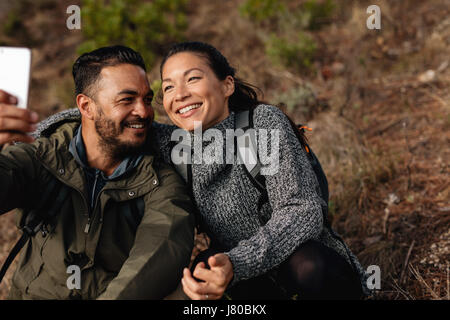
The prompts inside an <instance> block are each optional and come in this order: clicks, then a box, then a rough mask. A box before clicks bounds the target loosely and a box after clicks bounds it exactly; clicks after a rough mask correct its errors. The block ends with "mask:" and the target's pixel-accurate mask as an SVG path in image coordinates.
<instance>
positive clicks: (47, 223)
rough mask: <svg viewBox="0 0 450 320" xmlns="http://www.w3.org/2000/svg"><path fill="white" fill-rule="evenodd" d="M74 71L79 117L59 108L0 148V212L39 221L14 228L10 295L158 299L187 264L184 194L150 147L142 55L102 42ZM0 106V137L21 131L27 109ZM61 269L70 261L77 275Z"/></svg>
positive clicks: (189, 242) (190, 232)
mask: <svg viewBox="0 0 450 320" xmlns="http://www.w3.org/2000/svg"><path fill="white" fill-rule="evenodd" d="M73 76H74V80H75V89H76V95H77V96H76V103H77V106H78V109H79V112H80V113H81V124H80V122H79V120H77V121H71V120H70V119H66V120H65V123H64V124H62V125H61V123H59V124H58V127H53V128H48V129H47V130H46V131H45V132H44V133H43V135H42V137H41V138H38V139H36V140H35V141H34V142H33V143H23V144H16V145H14V146H9V147H6V148H4V150H2V152H1V153H0V181H1V184H0V213H4V212H7V211H9V210H11V209H13V208H21V209H22V212H21V214H22V215H21V217H22V218H21V219H19V220H20V224H21V225H20V226H21V227H24V226H27V223H29V221H30V219H29V217H32V216H37V217H39V219H41V220H42V221H41V222H42V223H40V224H38V227H37V228H35V230H34V232H32V231H33V230H32V231H24V232H27V233H28V238H27V239H28V240H27V243H26V245H25V248H24V250H23V252H22V256H21V258H20V261H19V264H18V268H17V270H16V272H15V274H14V277H13V280H12V287H11V291H10V298H12V299H96V298H102V299H162V298H164V297H165V296H167V295H168V294H169V293H171V292H172V291H173V290H174V289H175V288H176V286H177V285H178V283H179V282H180V279H181V276H182V270H183V267H185V266H187V265H188V264H189V260H190V256H191V251H192V247H193V238H194V219H193V215H192V214H191V213H192V212H193V205H192V202H191V199H190V197H189V196H188V192H187V191H186V189H185V185H184V183H183V182H182V181H181V179H180V178H179V176H178V175H177V174H176V173H175V172H174V171H173V169H172V168H170V167H168V166H167V165H165V164H163V163H162V162H160V161H159V160H157V158H155V157H154V156H153V154H152V151H151V150H153V149H152V147H151V141H152V137H151V136H149V132H150V131H149V130H148V128H149V127H150V126H151V123H152V120H153V116H154V113H153V109H152V106H151V101H152V98H153V92H152V90H151V89H150V86H149V83H148V80H147V76H146V69H145V64H144V62H143V60H142V57H141V56H140V55H139V54H138V53H137V52H135V51H133V50H132V49H130V48H126V47H122V46H114V47H106V48H100V49H98V50H95V51H93V52H90V53H86V54H84V55H82V56H81V57H79V58H78V59H77V61H76V62H75V64H74V66H73ZM1 93H2V95H3V98H2V99H3V100H2V101H13V99H12V100H9V97H5V96H6V93H4V92H1ZM0 114H1V116H2V122H1V125H0V138H1V139H0V144H1V143H2V142H7V141H9V139H11V137H15V139H17V140H22V141H25V142H29V137H28V136H26V134H25V133H23V131H30V130H32V129H33V126H32V125H31V124H32V123H33V122H35V119H33V117H28V116H27V115H25V114H24V112H23V111H19V110H17V109H14V106H12V105H7V104H0ZM15 115H17V118H15ZM19 118H20V119H21V120H20V121H22V122H24V123H19V122H18V121H17V119H19ZM26 119H29V120H28V121H29V122H30V123H27V120H26ZM15 127H20V128H17V129H16V130H15V131H14V130H12V129H11V128H15ZM5 128H7V129H6V130H5ZM19 129H20V130H19ZM17 131H21V132H22V136H17ZM50 213H52V214H50ZM24 230H29V228H26V227H25V228H24ZM36 231H38V232H36ZM68 270H79V277H80V278H81V279H79V281H75V283H78V284H79V285H76V286H73V285H70V281H68V280H70V279H69V277H72V274H70V273H68ZM74 276H76V274H75V275H74Z"/></svg>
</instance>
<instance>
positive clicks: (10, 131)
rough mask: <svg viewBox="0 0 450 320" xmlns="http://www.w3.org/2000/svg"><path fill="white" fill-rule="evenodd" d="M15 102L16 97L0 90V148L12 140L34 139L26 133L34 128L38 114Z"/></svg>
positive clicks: (29, 140)
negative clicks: (20, 106)
mask: <svg viewBox="0 0 450 320" xmlns="http://www.w3.org/2000/svg"><path fill="white" fill-rule="evenodd" d="M16 104H17V98H16V97H14V96H12V95H10V94H9V93H7V92H5V91H3V90H0V148H1V146H2V145H4V144H6V143H11V142H14V141H20V142H27V143H30V142H33V141H34V138H33V137H31V136H29V135H28V134H27V133H29V132H33V131H34V130H36V124H37V122H38V121H39V116H38V115H37V113H36V112H33V111H31V110H28V109H23V108H17V107H16Z"/></svg>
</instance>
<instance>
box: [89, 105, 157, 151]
mask: <svg viewBox="0 0 450 320" xmlns="http://www.w3.org/2000/svg"><path fill="white" fill-rule="evenodd" d="M98 115H99V118H98V119H96V120H95V121H94V124H95V130H96V131H97V134H98V135H99V137H100V141H99V142H100V143H99V145H100V148H101V149H102V150H103V152H104V153H105V155H106V156H107V157H109V158H111V159H113V160H123V159H125V158H126V157H129V156H133V155H138V154H141V153H142V152H143V151H144V146H145V145H146V143H145V141H146V140H143V141H142V142H131V141H121V140H120V139H119V136H120V134H122V133H123V131H124V129H125V123H124V122H121V123H120V124H119V125H116V123H115V122H114V121H112V120H111V119H108V118H107V117H105V115H104V113H103V112H102V111H101V110H99V112H98ZM133 122H141V123H145V125H146V128H148V127H149V124H150V121H149V119H142V118H139V119H136V120H135V121H133ZM143 135H147V133H146V132H144V133H139V134H137V136H139V137H140V136H143Z"/></svg>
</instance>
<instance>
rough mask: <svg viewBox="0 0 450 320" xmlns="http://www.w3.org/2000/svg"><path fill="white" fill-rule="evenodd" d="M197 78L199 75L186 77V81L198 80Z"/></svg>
mask: <svg viewBox="0 0 450 320" xmlns="http://www.w3.org/2000/svg"><path fill="white" fill-rule="evenodd" d="M198 79H200V77H190V78H189V79H188V81H192V80H198Z"/></svg>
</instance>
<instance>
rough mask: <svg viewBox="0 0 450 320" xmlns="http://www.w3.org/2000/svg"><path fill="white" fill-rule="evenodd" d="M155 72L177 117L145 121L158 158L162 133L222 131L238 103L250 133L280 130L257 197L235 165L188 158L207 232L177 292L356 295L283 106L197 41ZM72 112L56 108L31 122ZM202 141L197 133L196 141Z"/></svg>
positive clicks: (360, 291) (349, 257)
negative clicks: (265, 99)
mask: <svg viewBox="0 0 450 320" xmlns="http://www.w3.org/2000/svg"><path fill="white" fill-rule="evenodd" d="M160 74H161V80H162V89H161V93H162V100H163V105H164V108H165V110H166V112H167V114H168V116H169V117H170V119H171V120H172V122H173V123H174V124H175V125H176V126H169V125H162V124H158V123H154V125H153V128H154V129H155V130H154V131H155V132H154V133H155V135H156V137H157V139H156V140H157V143H158V147H159V150H160V152H161V156H162V157H163V158H164V159H165V161H167V162H172V159H171V152H172V148H173V146H174V142H173V141H171V136H172V133H173V131H174V130H175V129H176V128H177V127H179V128H182V129H185V130H187V131H188V132H191V135H192V131H194V130H195V129H197V130H198V125H199V124H201V129H202V130H203V131H206V130H209V129H216V130H218V131H220V132H222V133H223V136H226V132H227V130H230V129H234V128H235V118H236V114H237V113H238V112H241V111H243V110H253V111H252V112H253V125H254V128H255V129H256V132H257V134H258V135H259V132H261V131H262V130H266V131H267V132H268V135H269V137H268V139H267V140H268V141H272V140H271V139H272V133H273V132H278V133H279V148H278V152H279V157H278V161H279V163H278V171H277V172H276V173H275V174H269V175H266V176H265V187H266V190H267V196H268V201H266V202H264V203H263V204H262V205H261V203H259V202H260V201H259V200H260V199H261V195H262V192H261V191H260V190H259V189H258V188H257V187H255V185H254V184H253V183H252V181H251V180H250V178H249V177H248V174H247V172H245V169H244V167H243V166H242V165H230V164H229V163H226V162H224V163H214V162H212V163H211V162H207V161H205V159H203V161H202V162H201V163H198V164H197V163H196V162H194V163H193V164H192V166H191V174H192V175H191V177H192V179H191V182H190V183H191V187H192V193H193V197H194V199H195V202H196V204H197V207H198V211H199V216H200V219H199V220H200V223H201V227H202V228H203V229H204V231H205V232H206V233H207V234H208V236H209V237H210V238H211V240H212V242H211V245H210V248H209V249H208V250H206V251H204V252H202V253H200V254H199V255H198V257H197V258H196V260H195V261H194V264H193V266H192V268H191V270H188V269H185V270H184V275H183V279H182V284H183V290H184V292H185V293H186V295H188V296H189V297H190V298H191V299H204V300H212V299H220V298H222V297H224V295H226V294H227V295H231V298H233V299H239V298H244V299H253V298H255V299H258V298H272V299H273V298H287V297H298V298H299V299H358V298H361V297H362V296H363V295H364V294H367V287H366V286H365V284H364V282H365V281H364V279H365V274H364V271H363V270H362V268H361V265H360V264H359V262H358V260H357V258H356V257H355V256H354V255H353V254H352V253H351V252H350V250H349V249H348V247H347V246H346V245H345V243H344V242H343V241H342V240H341V239H340V238H339V237H338V236H337V235H336V234H335V233H334V231H333V230H332V229H331V228H330V227H328V226H327V225H325V224H324V221H323V216H322V207H321V206H322V205H324V201H323V200H322V199H321V197H320V190H319V187H318V182H317V179H316V177H315V175H314V172H313V170H312V167H311V165H310V163H309V161H308V159H307V157H306V152H305V150H304V149H303V148H302V147H301V143H300V141H299V138H300V140H301V138H302V137H299V136H298V133H296V132H294V130H293V128H292V126H291V122H290V121H289V119H288V118H287V117H286V115H285V114H284V113H283V112H281V111H280V110H279V109H278V108H276V107H273V106H270V105H265V104H261V103H260V102H259V101H258V99H257V94H256V92H255V90H254V89H253V88H252V86H250V85H248V84H246V83H244V82H242V81H241V80H239V79H238V78H236V77H235V70H234V69H233V68H232V67H231V66H230V65H229V63H228V61H227V59H226V58H225V57H224V56H223V55H222V54H221V53H220V52H219V51H218V50H217V49H215V48H214V47H212V46H210V45H208V44H205V43H200V42H186V43H179V44H176V45H175V46H173V47H172V48H171V49H170V50H169V52H168V53H167V54H166V56H165V57H164V59H163V61H162V63H161V67H160ZM73 116H74V115H73V112H66V113H65V114H63V113H60V114H58V115H55V116H54V117H53V119H49V121H48V122H47V124H44V125H42V124H41V126H40V129H41V130H42V129H43V128H44V127H45V126H48V125H51V124H52V122H53V123H54V122H56V121H58V120H60V119H61V118H64V117H65V118H73ZM75 116H76V115H75ZM209 143H211V141H206V142H205V141H203V142H202V144H203V145H202V147H205V148H206V147H208V144H209ZM223 145H224V146H225V145H226V144H225V143H224V144H223ZM268 149H269V150H270V146H269V147H268ZM194 151H195V150H194ZM225 151H226V150H225ZM223 154H226V152H224V153H223ZM194 157H195V154H194Z"/></svg>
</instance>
